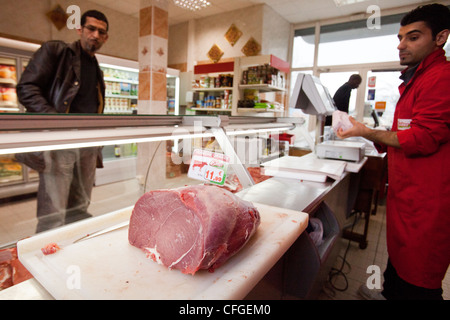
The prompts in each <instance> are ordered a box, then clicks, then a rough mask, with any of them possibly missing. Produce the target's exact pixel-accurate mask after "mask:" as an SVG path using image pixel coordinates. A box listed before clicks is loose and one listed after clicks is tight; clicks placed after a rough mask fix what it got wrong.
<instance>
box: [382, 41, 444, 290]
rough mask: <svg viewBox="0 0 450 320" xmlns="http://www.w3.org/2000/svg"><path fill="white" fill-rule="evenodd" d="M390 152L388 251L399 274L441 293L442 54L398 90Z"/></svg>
mask: <svg viewBox="0 0 450 320" xmlns="http://www.w3.org/2000/svg"><path fill="white" fill-rule="evenodd" d="M399 90H400V94H401V96H400V99H399V101H398V103H397V107H396V110H395V114H394V123H393V127H392V131H397V135H398V140H399V142H400V145H401V148H400V149H398V148H393V147H388V174H389V188H388V200H387V214H386V220H387V222H386V227H387V248H388V253H389V258H390V260H391V263H392V265H393V266H394V267H395V269H396V270H397V273H398V275H399V276H400V277H401V278H402V279H403V280H405V281H407V282H409V283H411V284H414V285H416V286H420V287H424V288H429V289H436V288H440V287H441V284H442V279H443V278H444V276H445V273H446V270H447V268H448V266H449V263H450V142H449V140H450V62H448V61H447V60H446V57H445V51H444V50H442V49H440V50H438V51H435V52H433V53H431V54H430V55H429V56H428V57H426V58H425V59H424V60H423V61H422V62H421V63H420V65H419V67H418V68H417V70H416V72H415V74H414V76H413V78H412V79H411V80H410V81H409V82H408V84H407V85H406V86H405V85H404V84H402V85H400V87H399Z"/></svg>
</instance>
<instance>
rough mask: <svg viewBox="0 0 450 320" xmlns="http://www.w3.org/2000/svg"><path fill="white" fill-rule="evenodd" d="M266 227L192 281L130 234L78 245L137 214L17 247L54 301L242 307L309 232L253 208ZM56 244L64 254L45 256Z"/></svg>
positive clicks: (290, 214)
mask: <svg viewBox="0 0 450 320" xmlns="http://www.w3.org/2000/svg"><path fill="white" fill-rule="evenodd" d="M254 205H255V206H256V207H257V208H258V210H259V212H260V215H261V224H260V226H259V228H258V230H257V232H256V233H255V234H254V235H253V237H252V238H251V239H250V240H249V242H248V243H247V244H246V246H245V247H244V248H243V249H242V250H241V251H239V252H238V253H237V254H236V255H234V256H233V257H232V258H230V259H229V260H228V261H227V262H226V263H225V264H224V265H222V266H221V267H219V268H218V269H216V270H215V271H214V272H213V273H210V272H208V271H206V270H200V271H198V272H197V273H196V274H195V275H193V276H192V275H186V274H183V273H181V272H180V271H179V270H175V269H174V270H169V269H167V268H166V267H164V266H161V265H159V264H157V263H156V262H154V261H153V260H151V259H149V258H146V254H145V253H144V252H143V251H141V250H140V249H138V248H136V247H133V246H131V245H130V244H129V243H128V227H125V228H122V229H119V230H116V231H113V232H110V233H107V234H103V235H101V236H98V237H95V238H91V239H89V240H85V241H81V242H77V243H76V244H73V241H74V240H75V239H78V238H80V237H82V236H85V235H86V234H88V233H93V232H95V231H98V230H99V229H102V228H106V227H109V226H112V225H115V224H118V223H120V222H123V221H125V220H127V219H129V217H130V215H131V211H132V207H130V208H127V209H124V210H121V211H117V212H113V213H109V214H106V215H103V216H100V217H96V218H91V219H87V220H83V221H81V222H77V223H74V224H71V225H67V226H64V227H62V228H59V229H56V230H51V231H48V232H45V233H42V234H38V235H36V236H34V237H31V238H28V239H25V240H22V241H19V242H18V244H17V248H18V255H19V260H20V261H21V262H22V264H23V265H24V266H25V267H26V268H27V269H28V270H29V271H30V272H31V274H32V275H33V276H34V277H35V278H36V280H38V281H39V283H40V284H41V285H42V286H43V287H44V288H45V289H46V290H47V291H48V292H49V293H50V294H51V295H52V296H53V297H54V298H56V299H170V300H175V299H186V300H187V299H194V300H197V299H242V298H244V297H245V296H246V295H247V294H248V293H249V292H250V291H251V289H252V288H253V287H254V286H255V285H256V284H257V283H258V282H259V281H260V280H261V279H262V278H263V277H264V275H265V274H266V273H267V272H268V271H269V270H270V269H271V268H272V266H273V265H275V263H276V262H277V261H278V260H279V259H280V258H281V257H282V255H283V254H284V253H285V252H286V251H287V249H288V248H289V247H290V246H291V245H292V243H293V242H294V241H295V240H296V239H297V238H298V236H299V235H300V234H301V233H302V232H303V231H304V230H305V229H306V226H307V223H308V214H306V213H303V212H298V211H292V210H288V209H283V208H276V207H272V206H267V205H263V204H257V203H254ZM51 242H56V243H57V244H58V245H59V246H60V247H61V250H59V251H58V252H56V253H55V254H51V255H47V256H44V255H43V254H42V252H41V248H43V247H44V246H45V245H47V244H49V243H51Z"/></svg>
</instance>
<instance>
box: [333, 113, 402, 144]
mask: <svg viewBox="0 0 450 320" xmlns="http://www.w3.org/2000/svg"><path fill="white" fill-rule="evenodd" d="M349 119H350V122H351V123H352V124H353V127H352V128H350V129H348V130H345V131H344V130H342V128H340V129H339V130H338V131H337V132H336V135H337V136H338V137H339V138H340V139H345V138H350V137H363V138H366V139H367V140H370V141H372V142H375V143H378V144H384V145H387V146H391V147H395V148H401V145H400V142H399V141H398V137H397V132H395V131H384V130H383V131H382V130H373V129H370V128H369V127H366V126H365V125H364V124H362V123H361V122H358V121H356V120H355V119H353V118H352V117H349Z"/></svg>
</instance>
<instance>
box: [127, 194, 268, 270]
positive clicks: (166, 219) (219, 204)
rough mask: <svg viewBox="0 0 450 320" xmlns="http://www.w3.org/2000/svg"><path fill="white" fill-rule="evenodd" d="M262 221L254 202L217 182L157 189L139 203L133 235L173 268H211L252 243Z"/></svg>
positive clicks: (142, 246) (133, 217)
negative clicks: (242, 198) (215, 183)
mask: <svg viewBox="0 0 450 320" xmlns="http://www.w3.org/2000/svg"><path fill="white" fill-rule="evenodd" d="M259 223H260V216H259V212H258V210H257V209H256V208H255V207H254V206H253V204H251V203H250V202H247V201H243V200H241V199H240V198H238V197H237V196H235V195H234V194H232V193H231V192H229V191H227V190H224V189H221V188H219V187H216V186H207V185H197V186H189V187H183V188H178V189H172V190H156V191H150V192H147V193H145V194H144V195H143V196H142V197H141V198H140V199H139V200H138V201H137V202H136V205H135V207H134V209H133V213H132V215H131V218H130V226H129V230H128V240H129V242H130V244H132V245H133V246H136V247H138V248H140V249H142V250H144V251H145V252H147V254H148V255H149V256H150V257H151V258H152V259H153V260H155V261H156V262H158V263H160V264H162V265H164V266H166V267H168V268H170V269H172V268H173V269H179V270H181V271H182V272H183V273H188V274H194V273H195V272H197V271H198V270H200V269H208V270H209V271H211V272H212V271H214V269H216V268H218V267H219V266H220V265H222V264H223V263H224V262H225V261H226V260H227V259H228V258H230V257H231V256H232V255H234V254H235V253H236V252H238V251H239V250H240V249H241V248H242V247H243V246H244V245H245V244H246V243H247V241H248V240H249V239H250V237H251V236H252V235H253V234H254V233H255V231H256V228H257V227H258V225H259Z"/></svg>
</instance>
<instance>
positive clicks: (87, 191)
mask: <svg viewBox="0 0 450 320" xmlns="http://www.w3.org/2000/svg"><path fill="white" fill-rule="evenodd" d="M77 33H78V34H79V36H80V40H78V41H76V42H74V43H72V44H66V43H64V42H62V41H49V42H46V43H44V44H43V45H42V47H41V48H40V49H39V50H38V51H36V53H35V54H34V55H33V57H32V59H31V60H30V62H29V64H28V66H27V68H26V69H25V71H24V73H23V75H22V77H21V79H20V82H19V84H18V85H17V95H18V98H19V101H20V103H21V104H22V105H23V106H24V107H25V108H26V110H27V112H33V113H83V114H86V113H103V106H104V97H105V84H104V81H103V73H102V71H101V70H100V68H99V65H98V62H97V59H96V58H95V53H96V52H97V51H98V50H99V49H100V48H101V47H102V45H103V44H104V43H105V42H106V41H107V40H108V20H107V19H106V17H105V15H104V14H103V13H101V12H99V11H96V10H90V11H87V12H86V13H84V14H83V16H82V17H81V28H80V29H78V30H77ZM34 156H35V157H34V158H33V159H34V160H35V161H36V160H38V161H39V160H40V161H39V162H40V163H39V164H38V163H36V169H37V170H38V171H39V189H38V197H37V198H38V199H37V200H38V201H37V217H38V226H37V232H40V231H44V230H47V229H51V228H54V227H58V226H61V225H63V224H66V223H70V222H73V221H76V220H79V219H82V218H86V217H89V216H90V214H88V213H87V208H88V206H89V203H90V199H91V191H92V187H93V185H94V179H95V169H96V167H97V163H98V159H99V158H100V159H101V149H100V148H98V147H93V148H81V149H68V150H52V151H46V152H42V153H40V154H39V156H40V157H36V153H35V154H34ZM37 158H40V159H37ZM19 161H20V159H19ZM23 162H24V163H26V164H27V165H29V166H31V167H33V165H32V164H30V161H28V162H27V161H23ZM100 166H101V165H100Z"/></svg>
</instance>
